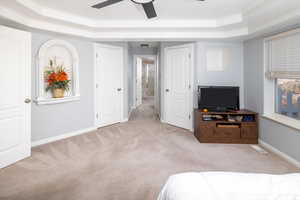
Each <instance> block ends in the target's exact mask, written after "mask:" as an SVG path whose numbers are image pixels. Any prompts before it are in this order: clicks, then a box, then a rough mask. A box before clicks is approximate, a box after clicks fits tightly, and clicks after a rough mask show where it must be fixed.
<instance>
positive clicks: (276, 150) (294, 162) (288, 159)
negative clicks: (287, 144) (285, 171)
mask: <svg viewBox="0 0 300 200" xmlns="http://www.w3.org/2000/svg"><path fill="white" fill-rule="evenodd" d="M258 143H259V144H260V145H261V146H262V147H264V148H265V149H267V150H269V151H271V152H272V153H274V154H276V155H278V156H280V157H281V158H283V159H285V160H286V161H287V162H289V163H291V164H293V165H295V166H297V167H299V168H300V162H299V161H298V160H296V159H294V158H292V157H290V156H289V155H287V154H286V153H283V152H282V151H280V150H278V149H277V148H275V147H273V146H272V145H270V144H268V143H266V142H264V141H262V140H261V139H259V140H258Z"/></svg>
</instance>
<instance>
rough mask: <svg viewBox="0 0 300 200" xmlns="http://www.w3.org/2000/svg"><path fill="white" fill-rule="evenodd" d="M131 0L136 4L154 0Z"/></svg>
mask: <svg viewBox="0 0 300 200" xmlns="http://www.w3.org/2000/svg"><path fill="white" fill-rule="evenodd" d="M131 1H132V2H133V3H136V4H146V3H152V2H153V1H154V0H131Z"/></svg>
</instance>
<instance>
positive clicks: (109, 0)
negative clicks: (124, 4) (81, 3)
mask: <svg viewBox="0 0 300 200" xmlns="http://www.w3.org/2000/svg"><path fill="white" fill-rule="evenodd" d="M120 1H123V0H107V1H104V2H102V3H98V4H96V5H93V6H92V7H93V8H98V9H100V8H103V7H106V6H110V5H112V4H115V3H119V2H120Z"/></svg>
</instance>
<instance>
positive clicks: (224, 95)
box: [198, 86, 240, 111]
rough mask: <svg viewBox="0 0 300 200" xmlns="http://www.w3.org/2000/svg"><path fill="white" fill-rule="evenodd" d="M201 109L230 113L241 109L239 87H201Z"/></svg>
mask: <svg viewBox="0 0 300 200" xmlns="http://www.w3.org/2000/svg"><path fill="white" fill-rule="evenodd" d="M198 92H199V100H198V106H199V109H208V110H209V111H230V110H239V109H240V100H239V99H240V97H239V87H225V86H211V87H202V86H199V88H198Z"/></svg>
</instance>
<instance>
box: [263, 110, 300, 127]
mask: <svg viewBox="0 0 300 200" xmlns="http://www.w3.org/2000/svg"><path fill="white" fill-rule="evenodd" d="M262 117H263V118H266V119H269V120H272V121H274V122H277V123H280V124H281V125H283V126H287V127H289V128H293V129H296V130H298V131H300V121H299V120H298V119H293V118H291V117H288V116H284V115H281V114H277V113H272V114H264V115H263V116H262Z"/></svg>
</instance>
